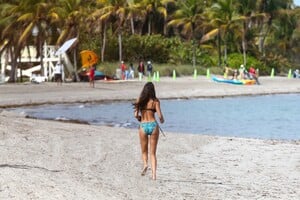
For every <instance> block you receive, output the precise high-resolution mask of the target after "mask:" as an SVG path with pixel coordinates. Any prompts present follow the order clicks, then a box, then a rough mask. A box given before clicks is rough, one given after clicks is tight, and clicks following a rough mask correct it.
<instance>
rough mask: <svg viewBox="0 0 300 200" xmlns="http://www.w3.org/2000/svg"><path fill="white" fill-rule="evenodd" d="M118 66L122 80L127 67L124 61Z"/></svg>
mask: <svg viewBox="0 0 300 200" xmlns="http://www.w3.org/2000/svg"><path fill="white" fill-rule="evenodd" d="M120 68H121V78H122V80H125V71H126V69H127V67H126V65H125V63H124V61H121V66H120Z"/></svg>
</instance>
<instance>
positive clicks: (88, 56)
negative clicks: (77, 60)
mask: <svg viewBox="0 0 300 200" xmlns="http://www.w3.org/2000/svg"><path fill="white" fill-rule="evenodd" d="M80 56H81V63H82V67H83V68H87V67H91V66H92V65H94V64H96V63H97V62H98V60H99V57H98V55H97V54H96V53H95V52H93V51H90V50H83V51H81V52H80Z"/></svg>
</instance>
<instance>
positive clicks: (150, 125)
mask: <svg viewBox="0 0 300 200" xmlns="http://www.w3.org/2000/svg"><path fill="white" fill-rule="evenodd" d="M143 111H151V112H153V113H155V112H156V110H155V108H146V109H143ZM140 127H141V128H142V129H143V131H144V133H145V134H146V135H151V134H152V133H153V131H154V130H155V128H156V127H157V122H156V121H152V122H141V124H140Z"/></svg>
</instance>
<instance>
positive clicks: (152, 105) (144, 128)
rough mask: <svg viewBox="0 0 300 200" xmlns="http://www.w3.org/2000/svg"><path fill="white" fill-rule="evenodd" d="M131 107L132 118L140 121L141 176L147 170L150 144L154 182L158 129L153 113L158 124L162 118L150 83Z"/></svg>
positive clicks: (158, 103)
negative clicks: (156, 116)
mask: <svg viewBox="0 0 300 200" xmlns="http://www.w3.org/2000/svg"><path fill="white" fill-rule="evenodd" d="M133 105H134V116H135V117H136V118H137V119H138V121H140V127H139V136H140V144H141V150H142V159H143V164H144V167H143V170H142V173H141V175H142V176H144V175H145V174H146V172H147V169H148V143H150V159H151V169H152V179H153V180H156V168H157V160H156V147H157V143H158V138H159V127H158V123H157V121H156V120H155V112H156V113H157V115H158V118H159V120H160V123H164V117H163V115H162V112H161V109H160V101H159V99H158V98H156V95H155V88H154V85H153V83H152V82H147V83H146V84H145V86H144V88H143V90H142V92H141V94H140V97H139V98H138V99H137V101H136V102H135V103H134V104H133Z"/></svg>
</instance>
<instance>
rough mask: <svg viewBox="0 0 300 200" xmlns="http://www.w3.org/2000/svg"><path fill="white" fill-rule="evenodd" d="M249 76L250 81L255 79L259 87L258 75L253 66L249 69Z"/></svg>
mask: <svg viewBox="0 0 300 200" xmlns="http://www.w3.org/2000/svg"><path fill="white" fill-rule="evenodd" d="M249 75H250V79H254V80H255V81H256V84H257V85H259V84H260V83H259V81H258V77H257V74H256V70H255V69H254V67H253V66H251V67H250V68H249Z"/></svg>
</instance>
